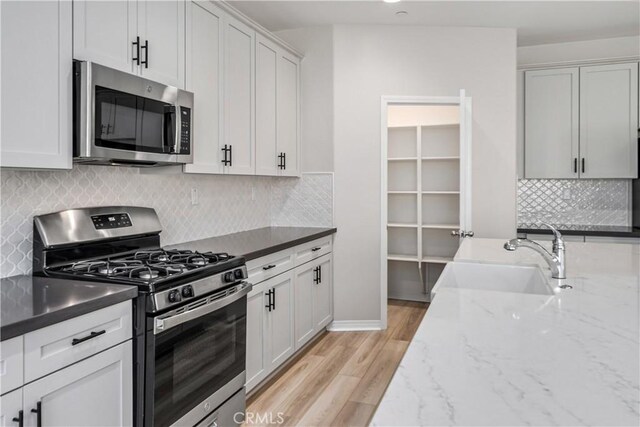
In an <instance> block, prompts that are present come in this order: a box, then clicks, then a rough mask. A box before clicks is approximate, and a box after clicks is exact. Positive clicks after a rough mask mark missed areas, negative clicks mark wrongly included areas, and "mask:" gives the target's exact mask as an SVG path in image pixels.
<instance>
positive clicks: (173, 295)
mask: <svg viewBox="0 0 640 427" xmlns="http://www.w3.org/2000/svg"><path fill="white" fill-rule="evenodd" d="M180 301H182V295H180V291H179V290H177V289H176V290H173V291H171V292H169V302H180Z"/></svg>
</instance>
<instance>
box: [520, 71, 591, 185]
mask: <svg viewBox="0 0 640 427" xmlns="http://www.w3.org/2000/svg"><path fill="white" fill-rule="evenodd" d="M578 75H579V72H578V68H577V67H575V68H558V69H553V70H536V71H527V72H526V73H525V123H524V126H525V169H524V172H525V177H526V178H530V179H531V178H577V177H578V131H579V127H578V108H579V107H578V87H579V84H578Z"/></svg>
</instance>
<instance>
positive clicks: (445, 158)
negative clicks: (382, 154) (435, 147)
mask: <svg viewBox="0 0 640 427" xmlns="http://www.w3.org/2000/svg"><path fill="white" fill-rule="evenodd" d="M389 160H391V159H389ZM422 160H434V161H438V160H460V156H435V157H423V158H422Z"/></svg>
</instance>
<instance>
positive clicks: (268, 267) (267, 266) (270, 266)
mask: <svg viewBox="0 0 640 427" xmlns="http://www.w3.org/2000/svg"><path fill="white" fill-rule="evenodd" d="M275 266H276V265H275V264H269V265H265V266H264V267H262V269H263V270H271V269H272V268H274V267H275Z"/></svg>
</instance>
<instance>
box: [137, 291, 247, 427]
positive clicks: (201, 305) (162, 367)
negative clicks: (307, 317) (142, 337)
mask: <svg viewBox="0 0 640 427" xmlns="http://www.w3.org/2000/svg"><path fill="white" fill-rule="evenodd" d="M250 290H251V284H249V283H246V282H242V283H239V284H235V285H233V286H231V287H230V288H227V289H224V290H222V291H219V292H216V293H214V294H212V295H209V296H207V297H204V298H201V299H198V300H196V301H194V302H191V303H189V304H187V305H185V306H182V307H180V308H178V309H175V310H173V311H171V312H169V313H166V314H163V315H161V316H157V317H149V318H148V319H149V321H148V325H149V327H148V329H147V361H146V369H145V370H146V375H145V425H147V426H152V425H153V426H168V425H173V424H177V425H195V424H196V423H197V422H199V421H200V420H201V419H203V418H204V417H206V416H207V415H209V413H210V412H211V411H214V410H215V409H216V408H217V407H219V406H220V405H221V404H222V403H224V402H225V401H226V400H227V399H229V398H230V397H231V396H232V395H234V394H235V393H237V392H238V391H239V390H241V389H242V388H243V387H244V383H245V353H246V317H247V293H248V292H249V291H250Z"/></svg>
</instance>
